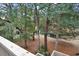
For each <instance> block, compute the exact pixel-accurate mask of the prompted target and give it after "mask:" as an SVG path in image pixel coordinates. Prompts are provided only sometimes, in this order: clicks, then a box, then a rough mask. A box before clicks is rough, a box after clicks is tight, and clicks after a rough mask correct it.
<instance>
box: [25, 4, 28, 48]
mask: <svg viewBox="0 0 79 59" xmlns="http://www.w3.org/2000/svg"><path fill="white" fill-rule="evenodd" d="M24 6H25V10H24V12H25V14H24V20H25V34H24V35H25V36H27V34H26V33H27V21H26V16H27V15H26V14H27V9H26V4H24ZM27 39H28V38H27V37H25V48H28V47H27Z"/></svg>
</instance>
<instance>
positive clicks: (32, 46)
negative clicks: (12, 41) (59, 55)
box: [16, 36, 79, 56]
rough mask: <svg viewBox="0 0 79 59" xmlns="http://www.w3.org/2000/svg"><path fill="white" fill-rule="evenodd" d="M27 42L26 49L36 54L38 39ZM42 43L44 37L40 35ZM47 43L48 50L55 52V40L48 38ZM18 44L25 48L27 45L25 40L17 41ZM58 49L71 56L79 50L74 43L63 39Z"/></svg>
mask: <svg viewBox="0 0 79 59" xmlns="http://www.w3.org/2000/svg"><path fill="white" fill-rule="evenodd" d="M27 43H28V48H27V49H26V50H28V51H30V52H32V53H34V54H35V53H36V50H37V48H38V47H37V45H38V40H37V39H35V41H32V40H31V41H28V42H27ZM40 43H41V44H44V37H43V36H40ZM47 43H48V52H49V53H50V54H51V53H52V52H53V50H55V40H54V39H51V38H48V42H47ZM16 44H17V45H19V46H21V47H23V48H24V47H25V45H24V41H23V40H22V41H18V42H16ZM57 51H60V52H63V53H65V54H68V55H71V56H72V55H75V54H76V53H78V52H79V51H77V48H76V47H75V46H74V45H73V44H71V43H68V42H65V41H62V40H59V43H58V47H57Z"/></svg>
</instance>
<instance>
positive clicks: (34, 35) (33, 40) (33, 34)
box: [32, 32, 35, 41]
mask: <svg viewBox="0 0 79 59" xmlns="http://www.w3.org/2000/svg"><path fill="white" fill-rule="evenodd" d="M34 36H35V32H33V37H32V38H33V41H34V40H35V37H34Z"/></svg>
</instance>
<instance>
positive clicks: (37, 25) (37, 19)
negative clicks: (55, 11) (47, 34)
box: [34, 4, 40, 48]
mask: <svg viewBox="0 0 79 59" xmlns="http://www.w3.org/2000/svg"><path fill="white" fill-rule="evenodd" d="M34 6H35V22H36V27H37V29H36V31H37V40H38V47H39V48H40V35H39V11H38V9H37V5H36V4H34Z"/></svg>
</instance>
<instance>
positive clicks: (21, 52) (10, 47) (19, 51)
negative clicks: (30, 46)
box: [0, 36, 35, 56]
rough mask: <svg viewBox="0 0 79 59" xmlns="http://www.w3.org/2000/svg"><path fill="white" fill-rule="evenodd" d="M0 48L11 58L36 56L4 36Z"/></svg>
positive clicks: (0, 38)
mask: <svg viewBox="0 0 79 59" xmlns="http://www.w3.org/2000/svg"><path fill="white" fill-rule="evenodd" d="M0 47H1V48H3V49H4V50H5V51H6V52H7V53H8V55H10V56H35V55H34V54H32V53H30V52H29V51H27V50H25V49H23V48H21V47H20V46H18V45H16V44H15V43H13V42H11V41H9V40H7V39H5V38H3V37H2V36H0Z"/></svg>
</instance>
